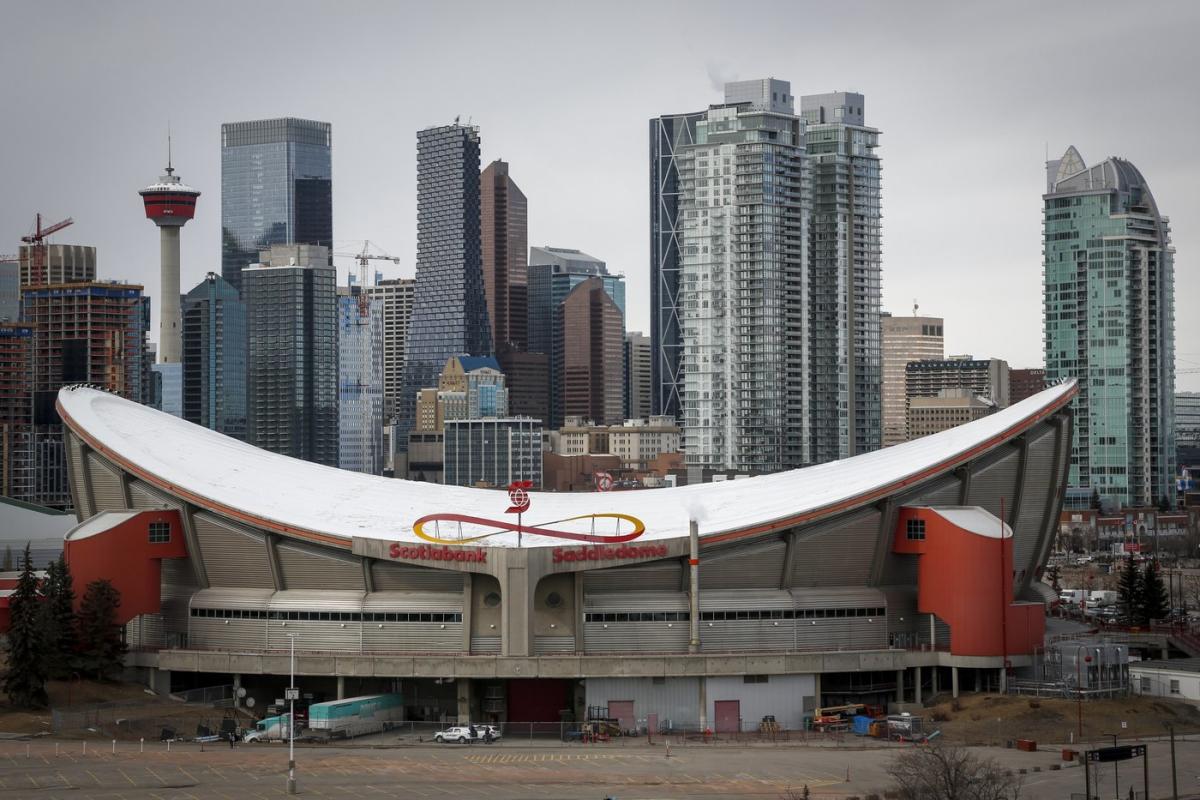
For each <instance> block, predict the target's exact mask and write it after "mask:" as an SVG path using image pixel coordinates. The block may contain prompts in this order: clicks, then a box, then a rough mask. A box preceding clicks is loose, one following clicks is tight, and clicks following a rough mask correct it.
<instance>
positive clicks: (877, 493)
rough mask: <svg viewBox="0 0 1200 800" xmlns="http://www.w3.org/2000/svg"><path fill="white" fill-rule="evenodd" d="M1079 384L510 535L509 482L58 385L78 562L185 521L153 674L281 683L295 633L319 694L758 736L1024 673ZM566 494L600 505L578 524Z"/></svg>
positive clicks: (554, 513) (153, 630) (152, 636)
mask: <svg viewBox="0 0 1200 800" xmlns="http://www.w3.org/2000/svg"><path fill="white" fill-rule="evenodd" d="M1075 391H1076V389H1075V386H1074V383H1073V382H1067V383H1064V384H1060V385H1058V386H1055V387H1052V388H1050V389H1047V390H1046V391H1045V392H1042V393H1041V394H1038V395H1035V396H1034V397H1032V398H1029V399H1028V400H1026V401H1023V402H1022V403H1019V404H1017V405H1015V406H1013V407H1011V408H1009V409H1006V410H1004V411H1001V412H999V413H997V414H995V415H993V416H991V417H989V418H986V419H984V420H980V421H978V422H975V423H971V424H969V425H965V426H962V427H960V428H957V429H955V430H953V431H947V432H945V433H943V434H937V435H935V436H931V437H927V438H926V439H923V440H919V441H917V442H911V443H906V444H905V445H899V446H897V447H893V448H889V449H888V450H885V451H879V452H877V453H869V454H866V455H863V456H859V457H856V458H853V459H847V460H845V461H842V462H836V463H835V464H832V465H820V466H817V467H810V468H807V469H802V470H794V471H792V472H788V473H780V474H777V475H771V476H764V477H762V478H749V479H745V480H739V481H731V482H727V483H725V484H705V485H704V486H693V487H681V488H679V489H662V490H644V491H639V492H625V493H610V494H591V493H589V494H564V495H554V494H547V493H532V498H531V507H530V511H528V512H526V515H527V516H528V517H531V518H532V517H533V516H534V515H535V512H536V511H537V510H538V509H539V508H546V509H548V511H547V512H546V513H547V514H549V515H550V516H549V518H547V519H546V520H542V519H539V520H533V521H536V522H538V523H539V524H544V525H545V528H546V529H550V528H551V527H552V526H553V527H554V528H555V529H562V530H563V531H564V535H573V536H587V535H589V534H588V531H591V534H594V535H596V538H598V539H599V541H577V540H574V539H570V540H565V541H564V540H562V539H556V538H554V537H553V536H548V535H541V534H540V533H539V532H538V530H537V529H534V528H531V527H528V522H529V521H527V523H526V525H527V529H526V531H525V532H524V535H523V537H522V541H521V543H520V546H517V534H516V532H515V531H513V530H511V528H513V527H515V526H513V525H512V523H513V522H514V521H515V520H514V517H515V515H511V516H507V517H506V516H505V510H506V506H507V504H508V497H507V495H505V494H503V493H501V492H495V491H488V490H481V489H462V488H459V487H443V486H433V485H427V484H415V483H410V482H407V481H396V480H389V479H383V478H372V477H370V476H361V475H353V476H352V475H350V474H349V473H341V472H340V471H338V470H331V469H329V468H325V467H320V466H317V465H313V464H308V463H306V462H296V461H295V460H293V459H288V458H286V457H283V456H278V455H276V454H270V453H265V452H264V451H259V450H257V449H256V448H253V447H250V446H249V445H246V444H245V443H242V442H237V441H235V440H232V439H228V438H227V437H223V436H221V435H220V434H217V433H215V432H212V431H209V430H207V429H204V428H201V427H199V426H194V425H191V424H189V423H186V422H183V421H182V420H178V419H176V418H174V417H171V416H170V415H165V414H161V413H160V412H156V411H154V410H153V409H149V408H146V407H143V406H138V405H136V404H133V403H130V402H128V401H125V400H122V399H120V398H118V397H115V396H112V395H108V394H106V393H103V392H99V391H97V390H94V389H90V388H86V387H70V388H66V389H63V390H62V391H61V392H60V394H59V401H58V409H59V413H60V414H61V416H62V418H63V421H64V423H65V429H66V441H67V448H66V449H67V454H68V460H69V470H70V477H71V488H72V492H73V495H74V503H75V507H76V509H77V514H78V516H79V519H80V526H79V529H78V530H79V531H80V534H79V536H78V537H77V538H76V539H74V540H73V538H72V536H71V535H69V536H68V541H67V551H68V558H70V557H71V552H72V548H73V547H75V548H78V550H77V553H79V554H82V553H84V552H86V549H85V548H88V547H91V548H96V547H103V546H104V543H105V541H106V539H105V537H106V536H109V535H112V536H115V534H113V533H112V532H113V531H117V530H120V531H121V534H120V535H121V537H122V538H121V539H120V541H122V542H127V541H128V540H129V537H130V536H131V535H132V536H134V537H135V538H137V537H140V536H142V534H141V533H140V531H141V529H140V528H138V527H137V526H138V525H145V524H149V523H146V522H143V521H142V514H143V513H144V514H147V515H149V516H147V517H146V519H147V520H149V519H153V521H155V523H156V524H157V525H158V526H159V527H158V529H157V530H158V531H159V535H160V537H161V536H166V535H167V534H166V533H165V531H167V530H168V529H169V536H170V541H171V546H172V548H175V549H173V550H172V551H171V553H169V554H165V555H159V554H158V552H159V551H156V550H155V544H146V545H145V547H144V548H142V551H139V553H140V555H142V556H144V558H138V557H131V558H130V560H129V564H130V565H131V566H130V569H129V571H130V572H136V571H137V570H136V569H134V567H133V565H140V564H143V563H153V564H155V565H160V567H156V568H158V569H160V573H159V574H160V580H159V584H158V585H159V596H158V597H155V598H142V597H140V596H139V597H138V598H137V602H132V603H131V605H132V606H133V607H136V608H138V609H139V610H144V609H145V608H147V607H156V608H157V609H158V610H157V611H154V612H151V613H139V614H138V615H137V616H135V617H132V618H131V619H129V620H128V622H127V624H126V635H127V639H128V641H129V644H130V645H131V648H133V652H132V653H131V656H130V659H131V663H132V665H133V666H135V667H137V668H139V669H143V670H145V671H146V675H145V677H146V678H147V680H148V681H149V682H151V683H153V684H155V685H157V686H159V687H160V688H166V687H168V686H170V685H171V684H172V683H175V684H177V685H182V684H183V683H186V682H188V681H189V680H196V681H203V680H204V679H210V680H211V678H212V677H214V676H221V677H222V678H229V679H231V680H233V681H234V682H237V683H241V684H242V685H243V686H247V687H249V689H250V691H251V694H252V695H254V694H256V693H257V694H262V695H263V697H265V698H273V697H275V696H278V689H279V687H282V686H283V685H284V684H285V683H286V680H287V678H286V675H287V671H288V658H287V654H286V650H287V648H288V646H289V644H290V642H291V639H290V638H289V634H290V635H292V636H294V637H295V641H296V649H297V658H296V661H297V665H296V666H297V673H298V674H299V675H301V676H303V677H304V681H305V682H306V685H309V686H316V687H319V690H318V694H319V695H323V696H326V697H335V696H344V695H345V694H346V693H359V692H365V691H374V690H381V689H392V690H394V689H395V688H397V687H399V688H400V690H401V691H402V692H404V693H405V694H406V695H412V696H413V697H420V698H423V700H424V704H423V705H421V704H417V705H418V706H420V707H419V708H415V707H414V708H410V709H409V711H410V713H411V714H414V715H422V714H423V715H426V716H429V715H432V716H434V717H435V718H437V719H441V720H444V719H447V718H450V717H455V716H457V717H458V718H461V719H464V720H465V719H466V718H468V717H469V718H471V719H473V720H483V719H489V718H494V719H497V720H500V721H505V720H509V721H512V720H526V721H528V720H536V721H557V720H558V714H557V709H556V708H555V707H556V706H557V708H558V709H561V708H568V709H572V710H573V711H574V712H575V713H576V714H577V716H578V717H579V718H582V715H583V713H584V711H585V708H586V707H587V706H593V705H605V704H613V708H619V709H620V713H621V715H622V718H623V719H624V717H625V715H632V716H633V718H635V719H636V720H641V722H638V723H637V724H645V722H644V721H645V720H646V719H647V718H649V717H650V716H651V715H653V716H655V717H657V718H658V719H660V720H664V719H668V718H669V719H671V720H673V722H674V724H676V725H677V726H693V725H702V726H709V727H714V726H715V727H718V729H720V728H721V727H722V726H724V728H725V729H726V730H728V729H729V726H731V725H733V724H734V723H733V722H732V721H731V720H732V716H731V714H732V712H731V711H730V708H735V710H737V711H738V719H739V720H741V721H739V722H738V723H737V725H738V726H739V727H740V726H745V727H747V728H749V727H750V726H752V725H753V724H754V723H756V722H757V720H758V718H759V716H761V714H767V713H773V714H776V715H777V716H778V718H779V720H780V722H781V723H782V724H784V725H785V726H793V727H794V726H796V725H798V724H800V721H801V719H802V717H803V716H804V715H805V714H806V713H809V712H811V711H812V709H813V708H815V707H819V706H821V705H822V704H828V703H833V702H839V701H849V700H859V701H867V702H879V701H896V700H900V701H909V700H918V701H919V700H920V698H921V696H922V692H929V691H936V690H937V689H938V688H939V682H940V686H941V687H942V688H953V690H955V691H957V689H958V685H959V680H960V670H968V672H967V673H966V674H965V676H962V677H963V679H964V680H967V681H968V682H974V683H975V685H978V686H997V685H998V684H999V683H1000V682H1001V681H1002V680H1003V677H1002V673H1003V666H1004V664H1005V662H1006V660H1007V662H1008V663H1009V665H1010V666H1020V665H1021V664H1023V663H1027V662H1028V654H1029V652H1030V649H1031V648H1030V646H1029V644H1030V642H1040V636H1041V628H1040V620H1041V606H1040V604H1041V603H1043V602H1044V601H1046V600H1047V599H1049V598H1048V597H1047V596H1046V594H1045V592H1044V590H1043V589H1042V588H1041V587H1042V584H1041V582H1040V581H1039V580H1038V577H1039V576H1040V574H1041V570H1042V568H1043V566H1044V564H1045V561H1046V558H1047V556H1048V553H1049V549H1050V547H1051V543H1052V533H1053V528H1054V525H1055V521H1056V520H1057V517H1058V513H1059V510H1060V507H1061V503H1062V497H1063V491H1064V486H1065V480H1066V475H1067V468H1068V460H1069V455H1070V441H1071V433H1072V430H1071V421H1072V420H1071V411H1070V407H1069V403H1070V401H1071V399H1072V398H1073V397H1074V395H1075ZM214 453H216V454H220V459H219V462H218V461H214V459H215V456H214V455H213V454H214ZM216 471H219V473H220V475H221V478H220V480H216V479H212V480H209V479H207V478H204V477H203V476H206V475H209V474H210V473H211V474H216ZM198 476H200V477H198ZM814 476H815V477H814ZM322 487H323V488H322ZM302 495H305V496H302ZM314 496H316V499H314ZM322 498H328V512H327V513H324V514H323V513H322V512H321V510H320V509H321V508H322V507H323V505H322V504H323V503H324V502H325V500H323V499H322ZM356 498H357V499H356ZM739 503H740V506H739ZM1002 504H1003V508H1004V511H1003V516H1004V523H1006V524H1004V525H1002V524H1001V523H1000V520H999V519H997V517H996V515H999V514H1000V513H1001V512H1000V509H1001V506H1002ZM785 507H786V508H793V509H794V512H793V513H782V514H781V513H780V509H782V508H785ZM289 509H293V511H289ZM312 509H316V511H313V510H312ZM567 509H573V510H574V514H575V515H581V516H579V518H578V519H577V520H576V521H574V522H572V521H570V520H565V521H564V518H565V517H566V516H572V515H571V513H570V511H566V513H563V512H564V510H567ZM114 512H119V513H114ZM129 512H138V513H129ZM289 514H290V516H289ZM681 515H682V516H681ZM689 517H690V520H689ZM430 518H438V519H432V522H431V521H430ZM630 519H632V520H634V522H635V523H637V524H634V523H630V522H629V521H628V520H630ZM164 520H166V521H167V522H165V523H164ZM388 520H390V522H388ZM463 520H468V521H466V522H464V521H463ZM553 520H559V521H560V522H561V523H562V524H555V523H554V522H553ZM580 520H582V521H580ZM739 520H740V521H739ZM914 520H919V522H914ZM964 520H966V521H965V522H964ZM689 521H690V522H692V523H694V525H691V526H689ZM993 523H994V530H995V531H997V532H998V533H996V534H993V533H991V532H990V531H991V530H993V528H992V525H993ZM164 524H165V525H166V526H167V527H165V528H164V527H163V525H164ZM389 524H390V525H391V526H392V527H390V528H388V527H387V525H389ZM918 524H919V525H920V539H921V541H919V542H917V541H914V533H913V531H914V528H913V527H912V526H913V525H918ZM505 525H507V526H508V527H509V528H510V529H508V530H505V529H504V526H505ZM610 525H611V526H612V528H611V531H612V535H611V536H608V535H607V534H606V531H607V530H609V528H608V526H610ZM638 525H641V526H642V527H644V528H645V530H644V532H643V533H640V534H638V533H637V531H636V529H637V527H638ZM926 525H928V526H929V527H928V530H929V538H928V539H926V538H925V535H926V534H925V531H926V527H925V526H926ZM489 526H490V529H491V533H488V530H489ZM689 527H694V528H695V529H696V534H695V540H694V541H693V537H692V536H690V535H689V531H688V528H689ZM131 529H132V530H134V531H135V533H133V534H130V530H131ZM355 531H361V532H362V533H363V535H355ZM421 531H424V532H425V533H424V536H422V535H421V534H420V533H419V532H421ZM347 534H349V535H347ZM906 534H907V541H906ZM473 536H478V537H479V538H476V539H472V537H473ZM456 537H461V538H456ZM980 537H982V538H980ZM988 537H991V538H990V541H991V542H994V543H995V547H994V549H993V545H991V544H989V543H988V542H989V538H988ZM142 538H143V539H144V537H142ZM430 538H434V539H436V541H430ZM114 541H116V539H114ZM159 541H160V543H161V542H162V539H161V538H160V540H159ZM963 543H965V544H963ZM918 545H919V546H918ZM123 546H127V545H123ZM693 547H694V548H695V553H694V554H693V553H692V552H691V550H692V548H693ZM972 548H973V549H972ZM930 551H936V553H935V554H934V555H930V554H929V553H930ZM178 553H186V556H184V557H179V555H178ZM956 553H961V554H962V556H961V558H959V559H958V561H956V555H955V554H956ZM980 553H983V554H984V555H983V556H980V555H979V554H980ZM991 553H995V554H996V555H995V558H994V559H992V560H990V561H989V559H990V558H991V556H990V555H989V554H991ZM935 556H936V561H935ZM926 558H927V559H929V561H928V562H927V563H929V564H935V563H936V564H938V565H939V566H938V567H937V570H939V571H940V570H944V569H946V565H947V564H955V569H954V572H955V573H958V572H961V573H962V575H958V581H959V583H958V585H959V586H961V587H962V588H961V589H958V590H956V591H955V592H954V593H948V592H946V591H944V590H942V591H939V590H938V587H942V586H943V583H944V578H945V573H941V574H939V573H938V572H937V571H934V570H932V569H922V567H921V563H922V562H921V559H926ZM1001 558H1003V559H1004V560H1003V561H1002V560H1001ZM959 562H961V563H959ZM972 570H977V571H978V573H979V574H978V578H977V579H976V578H973V577H972V575H973V573H972ZM985 575H986V576H991V577H992V578H995V579H996V580H995V587H994V588H990V589H989V588H987V587H986V586H984V583H985V580H984V576H985ZM1004 576H1008V577H1009V578H1010V579H1009V580H1004ZM114 577H115V578H116V579H118V580H120V579H121V578H122V577H124V576H114ZM964 578H965V579H966V580H964ZM141 584H145V580H144V577H143V578H142V579H141ZM141 584H139V585H141ZM943 588H944V587H943ZM130 591H140V590H136V589H131V590H130ZM948 595H953V596H948ZM147 604H148V605H147ZM939 604H940V605H939ZM1033 605H1036V606H1037V608H1036V614H1035V613H1033V609H1032V608H1031V606H1033ZM1035 616H1036V620H1035ZM956 628H958V629H959V630H960V635H958V636H956V635H955V629H956ZM1015 628H1018V629H1020V630H1018V631H1017V632H1016V633H1014V629H1015ZM967 629H971V630H973V631H979V630H993V631H994V630H997V629H999V630H1004V631H1006V632H1005V633H1003V634H996V635H995V636H992V637H991V638H990V639H989V638H988V637H987V636H984V637H982V638H980V637H979V636H977V635H973V636H972V637H967V636H966V635H965V631H966V630H967ZM1022 637H1024V638H1022ZM189 674H194V675H195V676H197V677H195V678H192V677H190V675H189ZM397 681H399V683H397ZM968 686H970V683H968ZM546 697H549V698H550V699H545V698H546ZM266 702H270V700H269V699H268V700H267V701H266ZM721 703H725V704H726V705H725V706H724V707H721V705H720V704H721ZM729 703H738V704H739V705H738V706H736V707H731V706H729V705H728V704H729ZM763 709H767V710H763ZM760 712H761V714H760ZM548 713H552V714H553V716H550V717H549V718H543V717H544V715H545V714H548ZM615 713H616V712H614V715H615Z"/></svg>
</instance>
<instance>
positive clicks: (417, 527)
mask: <svg viewBox="0 0 1200 800" xmlns="http://www.w3.org/2000/svg"><path fill="white" fill-rule="evenodd" d="M531 488H533V482H532V481H513V482H512V483H511V484H509V486H508V501H509V503H511V504H512V505H511V506H510V507H509V508H508V509H507V510H506V511H505V513H506V514H516V515H517V522H516V524H515V525H514V524H513V523H511V522H508V521H505V520H493V519H486V518H484V517H475V516H471V515H469V514H427V515H426V516H424V517H421V518H420V519H419V520H417V521H416V522H414V523H413V533H415V534H416V535H417V537H418V538H421V539H424V540H425V541H427V542H433V543H435V544H468V543H470V542H478V541H479V540H481V539H487V538H489V537H491V536H495V535H497V534H500V533H510V532H512V533H516V534H517V539H518V544H519V542H520V537H521V535H522V534H533V535H536V536H547V537H549V538H551V539H566V540H568V541H573V542H589V543H592V544H619V543H621V542H630V541H633V540H634V539H636V538H638V537H639V536H641V535H642V534H643V533H645V532H646V525H645V523H643V522H642V521H641V520H640V519H638V518H637V517H634V516H630V515H629V514H581V515H579V516H577V517H567V518H565V519H558V520H552V521H550V522H540V523H536V524H532V525H526V524H524V521H523V519H522V516H523V515H524V513H525V512H526V511H528V510H529V507H530V505H531V504H532V499H531V498H530V496H529V490H530V489H531ZM584 520H587V521H588V522H589V523H590V524H589V525H587V526H586V527H587V528H588V530H586V531H585V530H562V529H559V528H556V527H551V526H559V525H567V524H569V523H581V522H583V521H584ZM607 520H612V521H613V530H612V532H611V533H606V532H604V531H603V530H602V528H603V527H607V524H606V521H607ZM443 525H445V528H446V530H443ZM464 526H465V527H464ZM571 527H574V528H583V527H585V526H584V525H581V524H576V525H574V526H571Z"/></svg>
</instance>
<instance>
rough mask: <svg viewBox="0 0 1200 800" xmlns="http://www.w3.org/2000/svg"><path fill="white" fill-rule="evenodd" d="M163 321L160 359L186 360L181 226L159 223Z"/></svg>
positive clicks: (167, 362)
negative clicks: (181, 311) (181, 300)
mask: <svg viewBox="0 0 1200 800" xmlns="http://www.w3.org/2000/svg"><path fill="white" fill-rule="evenodd" d="M158 230H159V259H160V263H159V280H160V281H161V283H160V284H159V292H158V303H159V324H158V363H160V364H178V363H179V362H181V361H182V360H183V336H182V330H181V326H180V319H181V317H180V314H179V228H178V227H177V226H175V225H159V226H158Z"/></svg>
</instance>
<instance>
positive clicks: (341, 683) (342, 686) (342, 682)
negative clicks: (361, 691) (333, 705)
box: [337, 675, 346, 700]
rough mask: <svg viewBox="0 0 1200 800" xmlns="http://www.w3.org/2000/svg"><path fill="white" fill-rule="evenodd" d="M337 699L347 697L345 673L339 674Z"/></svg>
mask: <svg viewBox="0 0 1200 800" xmlns="http://www.w3.org/2000/svg"><path fill="white" fill-rule="evenodd" d="M337 699H338V700H345V699H346V676H345V675H338V676H337Z"/></svg>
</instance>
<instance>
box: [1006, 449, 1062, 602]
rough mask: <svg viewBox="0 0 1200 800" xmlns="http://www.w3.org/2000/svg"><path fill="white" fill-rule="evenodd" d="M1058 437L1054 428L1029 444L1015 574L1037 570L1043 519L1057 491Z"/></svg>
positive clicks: (1015, 534) (1015, 547)
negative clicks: (1056, 441) (1055, 469)
mask: <svg viewBox="0 0 1200 800" xmlns="http://www.w3.org/2000/svg"><path fill="white" fill-rule="evenodd" d="M1054 446H1055V436H1054V430H1053V429H1052V428H1044V430H1043V434H1042V435H1041V436H1040V437H1038V438H1037V439H1035V440H1033V441H1031V442H1030V444H1029V455H1028V458H1027V462H1028V463H1027V464H1026V467H1025V485H1024V487H1023V488H1022V490H1021V513H1020V514H1019V515H1018V516H1017V521H1016V525H1014V526H1013V538H1014V541H1013V570H1014V571H1016V572H1017V573H1018V582H1020V581H1019V578H1020V576H1019V573H1020V572H1022V571H1029V570H1032V569H1035V568H1036V567H1037V566H1038V565H1037V564H1036V563H1034V562H1035V560H1036V559H1037V553H1036V552H1035V551H1036V549H1037V544H1038V539H1039V538H1040V537H1041V534H1042V531H1041V527H1042V519H1043V518H1044V517H1045V514H1046V506H1047V504H1049V503H1050V502H1051V500H1052V498H1053V496H1054V492H1055V491H1056V486H1055V481H1054V466H1055V465H1054Z"/></svg>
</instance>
